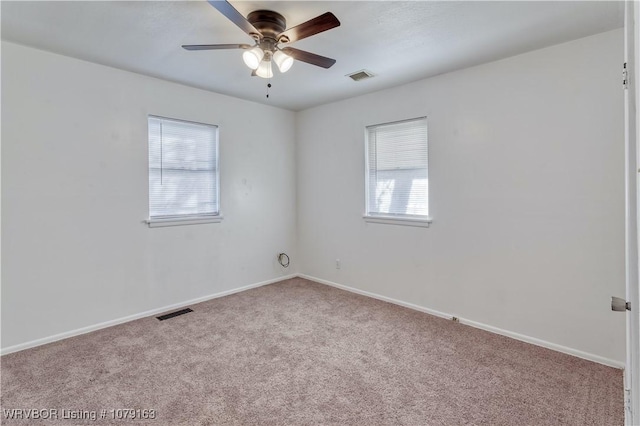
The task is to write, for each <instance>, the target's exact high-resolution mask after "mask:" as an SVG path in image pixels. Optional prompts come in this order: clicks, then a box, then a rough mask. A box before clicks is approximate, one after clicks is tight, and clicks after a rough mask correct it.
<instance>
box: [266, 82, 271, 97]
mask: <svg viewBox="0 0 640 426" xmlns="http://www.w3.org/2000/svg"><path fill="white" fill-rule="evenodd" d="M269 89H271V83H267V99H269Z"/></svg>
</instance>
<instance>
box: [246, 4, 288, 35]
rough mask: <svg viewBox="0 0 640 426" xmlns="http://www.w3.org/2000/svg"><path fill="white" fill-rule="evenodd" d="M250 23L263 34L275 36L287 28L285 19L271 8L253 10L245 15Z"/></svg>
mask: <svg viewBox="0 0 640 426" xmlns="http://www.w3.org/2000/svg"><path fill="white" fill-rule="evenodd" d="M247 21H249V22H250V23H251V25H253V26H254V27H256V29H257V30H258V31H260V32H261V33H262V35H263V36H265V37H269V38H272V39H274V40H275V38H276V37H277V36H278V34H280V33H281V32H283V31H284V30H285V29H286V28H287V20H286V19H284V16H282V15H280V14H279V13H278V12H274V11H272V10H254V11H253V12H251V13H250V14H249V16H247Z"/></svg>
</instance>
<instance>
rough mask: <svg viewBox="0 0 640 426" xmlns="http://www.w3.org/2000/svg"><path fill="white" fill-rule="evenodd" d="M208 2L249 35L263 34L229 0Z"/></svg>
mask: <svg viewBox="0 0 640 426" xmlns="http://www.w3.org/2000/svg"><path fill="white" fill-rule="evenodd" d="M208 2H209V4H210V5H211V6H213V7H215V8H216V9H217V10H218V12H220V13H222V14H223V15H224V16H226V17H227V19H229V20H230V21H231V22H233V23H234V24H236V25H237V26H238V27H239V28H240V29H241V30H242V31H244V32H245V33H247V34H249V35H252V34H258V35H262V34H261V33H260V31H258V30H257V29H256V27H254V26H253V25H251V23H250V22H249V21H247V18H245V17H244V16H242V14H241V13H240V12H238V11H237V10H236V9H235V8H234V7H233V6H231V3H229V2H228V1H216V0H208Z"/></svg>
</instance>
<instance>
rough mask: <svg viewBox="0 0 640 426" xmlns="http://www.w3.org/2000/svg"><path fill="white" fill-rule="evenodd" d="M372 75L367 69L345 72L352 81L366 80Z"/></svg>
mask: <svg viewBox="0 0 640 426" xmlns="http://www.w3.org/2000/svg"><path fill="white" fill-rule="evenodd" d="M373 76H374V74H373V73H372V72H370V71H367V70H360V71H356V72H354V73H351V74H347V77H349V78H350V79H351V80H353V81H361V80H366V79H367V78H371V77H373Z"/></svg>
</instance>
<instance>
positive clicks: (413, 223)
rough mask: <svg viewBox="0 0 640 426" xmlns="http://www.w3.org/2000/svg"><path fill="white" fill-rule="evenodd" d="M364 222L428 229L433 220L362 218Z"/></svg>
mask: <svg viewBox="0 0 640 426" xmlns="http://www.w3.org/2000/svg"><path fill="white" fill-rule="evenodd" d="M362 217H363V218H364V221H365V222H369V223H382V224H385V225H401V226H418V227H422V228H428V227H429V225H431V222H433V219H431V218H430V217H426V218H424V219H413V218H406V217H403V218H399V217H392V216H368V215H364V216H362Z"/></svg>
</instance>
